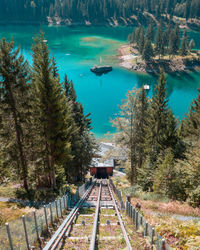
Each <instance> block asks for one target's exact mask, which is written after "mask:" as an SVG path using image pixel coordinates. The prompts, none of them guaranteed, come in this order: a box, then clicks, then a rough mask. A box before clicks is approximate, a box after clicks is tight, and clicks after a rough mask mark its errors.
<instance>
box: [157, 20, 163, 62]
mask: <svg viewBox="0 0 200 250" xmlns="http://www.w3.org/2000/svg"><path fill="white" fill-rule="evenodd" d="M155 52H156V53H157V54H158V55H159V58H160V56H161V55H164V42H163V30H162V25H161V24H160V25H159V27H158V29H157V33H156V38H155Z"/></svg>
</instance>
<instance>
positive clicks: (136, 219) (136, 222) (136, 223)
mask: <svg viewBox="0 0 200 250" xmlns="http://www.w3.org/2000/svg"><path fill="white" fill-rule="evenodd" d="M135 226H136V229H138V211H136V218H135Z"/></svg>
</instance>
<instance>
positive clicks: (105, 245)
mask: <svg viewBox="0 0 200 250" xmlns="http://www.w3.org/2000/svg"><path fill="white" fill-rule="evenodd" d="M96 249H103V250H104V249H107V250H113V249H120V250H121V249H126V241H125V240H124V238H123V237H122V238H121V239H119V240H115V241H114V240H107V241H105V240H99V241H98V247H97V248H96Z"/></svg>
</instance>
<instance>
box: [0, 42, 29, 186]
mask: <svg viewBox="0 0 200 250" xmlns="http://www.w3.org/2000/svg"><path fill="white" fill-rule="evenodd" d="M29 77H30V75H29V69H28V64H27V62H26V61H25V60H24V57H23V56H22V55H21V54H20V49H19V48H17V49H14V41H13V40H12V41H11V42H10V43H9V42H7V41H6V40H5V39H2V40H1V41H0V79H1V81H0V95H1V100H0V119H1V126H0V135H1V138H0V144H1V151H0V154H1V155H2V157H3V158H4V161H5V162H7V164H11V165H12V166H13V168H14V169H15V171H16V172H17V174H18V177H19V178H20V179H22V180H23V182H24V187H25V189H26V190H28V181H27V178H28V163H27V157H28V152H27V146H28V145H29V135H28V131H27V126H28V125H29V119H30V113H29V108H30V107H29V102H28V98H29V97H30V94H29V93H30V92H29V89H30V86H29V84H28V81H29ZM13 156H14V157H13ZM16 159H17V160H16ZM5 164H6V163H5Z"/></svg>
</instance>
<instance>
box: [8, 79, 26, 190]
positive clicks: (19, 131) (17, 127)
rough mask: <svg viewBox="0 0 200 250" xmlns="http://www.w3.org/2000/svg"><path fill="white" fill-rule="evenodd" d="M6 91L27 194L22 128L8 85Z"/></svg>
mask: <svg viewBox="0 0 200 250" xmlns="http://www.w3.org/2000/svg"><path fill="white" fill-rule="evenodd" d="M8 91H9V97H10V105H11V110H12V115H13V119H14V123H15V132H16V140H17V144H18V148H19V156H20V161H21V167H22V176H23V182H24V188H25V189H26V191H27V192H28V180H27V175H28V173H27V163H26V159H25V155H24V151H23V143H22V128H21V126H20V125H19V123H18V119H17V110H16V104H15V99H14V96H13V93H12V89H11V86H10V84H8Z"/></svg>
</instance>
